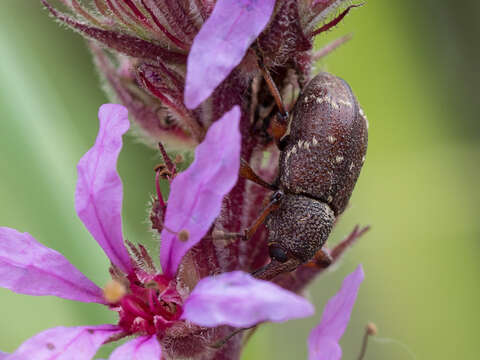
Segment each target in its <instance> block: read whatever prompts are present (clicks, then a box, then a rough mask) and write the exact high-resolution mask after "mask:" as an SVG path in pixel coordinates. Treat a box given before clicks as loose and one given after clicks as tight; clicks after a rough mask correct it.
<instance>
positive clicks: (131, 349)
mask: <svg viewBox="0 0 480 360" xmlns="http://www.w3.org/2000/svg"><path fill="white" fill-rule="evenodd" d="M161 358H162V349H161V348H160V344H159V342H158V340H157V338H156V337H155V336H140V337H138V338H136V339H133V340H131V341H129V342H127V343H125V344H123V345H122V346H120V347H118V348H117V349H115V351H114V352H113V353H112V355H110V358H109V360H156V359H161Z"/></svg>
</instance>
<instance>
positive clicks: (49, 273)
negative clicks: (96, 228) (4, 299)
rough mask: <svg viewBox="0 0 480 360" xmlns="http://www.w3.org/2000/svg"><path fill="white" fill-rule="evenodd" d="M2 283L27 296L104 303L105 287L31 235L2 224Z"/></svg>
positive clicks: (0, 265) (0, 277) (0, 258)
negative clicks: (91, 279)
mask: <svg viewBox="0 0 480 360" xmlns="http://www.w3.org/2000/svg"><path fill="white" fill-rule="evenodd" d="M0 286H1V287H4V288H7V289H10V290H12V291H14V292H17V293H21V294H28V295H54V296H58V297H61V298H65V299H70V300H77V301H83V302H97V303H102V304H103V303H105V300H104V299H103V295H102V290H101V289H100V288H99V287H98V286H97V285H95V284H94V283H93V282H91V281H90V280H89V279H88V278H87V277H85V275H83V274H82V273H81V272H80V271H79V270H77V268H75V267H74V266H73V265H72V264H71V263H70V262H69V261H68V260H67V259H65V257H63V255H62V254H60V253H58V252H56V251H55V250H52V249H49V248H47V247H46V246H43V245H42V244H40V243H39V242H38V241H36V240H35V239H34V238H33V237H32V236H31V235H30V234H28V233H21V232H18V231H17V230H14V229H9V228H6V227H0Z"/></svg>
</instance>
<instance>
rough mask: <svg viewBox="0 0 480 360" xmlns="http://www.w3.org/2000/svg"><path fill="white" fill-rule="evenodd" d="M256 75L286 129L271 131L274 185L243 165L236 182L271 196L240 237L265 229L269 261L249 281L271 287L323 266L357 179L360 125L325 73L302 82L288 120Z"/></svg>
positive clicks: (347, 95)
mask: <svg viewBox="0 0 480 360" xmlns="http://www.w3.org/2000/svg"><path fill="white" fill-rule="evenodd" d="M260 68H261V69H262V72H263V75H264V78H265V80H266V83H267V85H268V87H269V88H270V91H271V93H272V95H273V97H274V99H275V101H276V103H277V107H278V109H279V114H280V119H284V120H286V122H285V124H286V125H288V126H284V130H283V131H278V129H277V130H276V131H274V137H275V139H276V140H277V144H278V145H279V148H280V150H281V153H280V159H279V171H278V178H277V180H276V181H275V184H269V183H267V182H265V181H264V180H262V179H261V178H260V177H259V176H257V175H256V174H255V173H254V171H253V170H252V169H251V168H250V167H249V165H248V163H246V162H245V161H242V164H241V169H240V175H241V176H243V177H245V178H247V179H249V180H252V181H254V182H256V183H258V184H260V185H262V186H264V187H266V188H268V189H270V190H273V191H275V192H274V193H273V195H272V196H271V199H270V203H269V205H268V206H267V207H266V208H265V209H264V211H263V212H262V214H261V215H260V216H259V218H258V219H257V221H256V222H255V223H254V224H253V225H252V226H251V227H250V228H248V229H247V230H246V231H245V235H244V237H245V238H249V237H250V236H252V235H253V233H254V232H255V231H256V229H257V228H258V226H259V225H260V224H261V223H265V226H266V228H267V230H268V247H269V255H270V258H271V261H270V263H268V264H267V265H265V266H264V267H262V268H261V269H258V270H257V271H255V272H254V273H253V275H254V276H256V277H258V278H262V279H272V278H274V277H275V276H276V275H278V274H280V273H283V272H288V271H293V270H295V269H296V268H297V267H298V266H299V265H301V264H305V263H308V262H310V261H311V260H312V259H314V260H313V261H314V263H317V264H320V263H326V264H328V263H329V262H330V261H331V258H330V256H329V255H328V253H327V252H326V251H325V250H323V249H322V247H323V245H324V244H325V242H326V240H327V238H328V236H329V234H330V232H331V230H332V227H333V224H334V222H335V219H336V218H337V217H338V216H339V215H340V214H341V213H342V212H343V211H344V210H345V207H346V206H347V204H348V201H349V199H350V196H351V194H352V191H353V189H354V187H355V183H356V181H357V179H358V176H359V175H360V170H361V169H362V165H363V163H364V161H365V155H366V151H367V143H368V121H367V118H366V117H365V115H364V113H363V111H362V109H361V107H360V106H359V104H358V101H357V99H356V97H355V95H354V94H353V91H352V89H351V88H350V86H349V85H348V84H347V82H345V81H344V80H343V79H341V78H339V77H336V76H334V75H332V74H329V73H327V72H322V73H319V74H318V75H316V76H315V77H314V78H313V79H312V80H310V82H309V83H308V84H307V85H306V86H305V87H304V88H303V89H302V91H301V93H300V94H299V96H298V99H297V101H296V103H295V105H294V107H293V110H292V112H291V115H288V113H287V112H286V111H285V109H284V106H283V103H282V101H281V97H280V95H279V92H278V89H277V88H276V86H275V84H274V83H273V80H272V79H271V77H270V75H269V73H268V71H267V70H266V68H264V67H262V66H260ZM275 134H276V135H275Z"/></svg>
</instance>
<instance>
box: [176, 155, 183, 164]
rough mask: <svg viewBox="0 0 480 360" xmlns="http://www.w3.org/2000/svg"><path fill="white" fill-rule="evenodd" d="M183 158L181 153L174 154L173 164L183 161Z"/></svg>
mask: <svg viewBox="0 0 480 360" xmlns="http://www.w3.org/2000/svg"><path fill="white" fill-rule="evenodd" d="M183 160H185V159H184V158H183V156H182V154H177V155H175V164H180V163H182V162H183Z"/></svg>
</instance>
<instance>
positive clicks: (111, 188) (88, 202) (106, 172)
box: [75, 104, 132, 273]
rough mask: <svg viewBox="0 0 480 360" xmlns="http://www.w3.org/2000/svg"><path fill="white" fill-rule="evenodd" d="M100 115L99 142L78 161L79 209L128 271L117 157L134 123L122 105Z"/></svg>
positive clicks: (110, 254)
mask: <svg viewBox="0 0 480 360" xmlns="http://www.w3.org/2000/svg"><path fill="white" fill-rule="evenodd" d="M98 117H99V119H100V129H99V131H98V135H97V140H96V141H95V145H93V147H92V148H91V149H90V150H89V151H88V152H87V153H86V154H85V155H84V156H83V157H82V158H81V159H80V161H79V162H78V166H77V169H78V182H77V190H76V192H75V209H76V210H77V213H78V216H79V217H80V219H81V220H82V221H83V223H84V224H85V227H86V228H87V229H88V231H89V232H90V234H92V236H93V237H94V238H95V240H97V242H98V243H99V245H100V246H101V247H102V248H103V250H104V251H105V253H106V254H107V256H108V257H109V258H110V260H111V261H112V263H114V264H115V265H117V266H118V267H119V268H120V269H121V270H123V271H124V272H126V273H128V272H129V271H130V270H131V269H132V266H131V264H130V257H129V255H128V252H127V249H126V248H125V245H124V242H123V236H122V198H123V187H122V181H121V179H120V177H119V176H118V173H117V159H118V154H119V152H120V149H121V148H122V135H123V134H124V133H125V132H126V131H127V130H128V128H129V126H130V123H129V122H128V113H127V109H126V108H125V107H123V106H121V105H114V104H105V105H102V106H101V107H100V110H99V112H98Z"/></svg>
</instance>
